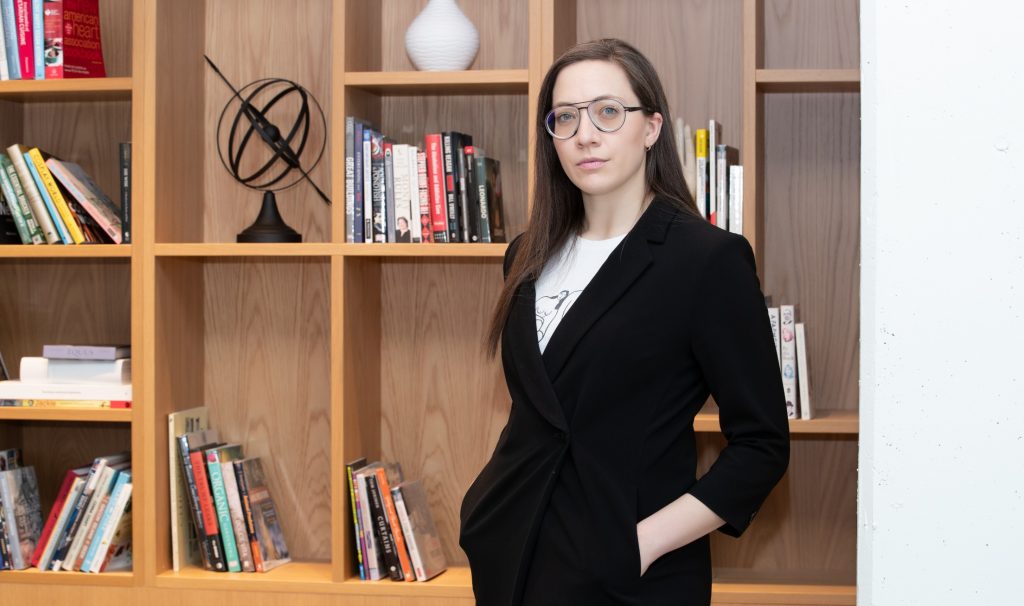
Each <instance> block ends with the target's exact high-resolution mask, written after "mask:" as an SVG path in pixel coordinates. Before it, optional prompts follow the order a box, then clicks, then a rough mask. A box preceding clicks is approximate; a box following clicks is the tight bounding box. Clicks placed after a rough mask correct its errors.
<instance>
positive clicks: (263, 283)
mask: <svg viewBox="0 0 1024 606" xmlns="http://www.w3.org/2000/svg"><path fill="white" fill-rule="evenodd" d="M425 4H426V0H296V1H295V2H276V1H274V0H103V1H102V2H101V14H102V17H103V22H102V31H103V36H104V39H103V44H104V49H105V56H106V62H107V66H108V70H109V73H110V75H111V77H110V78H106V79H102V80H65V81H48V82H3V83H0V135H2V140H3V141H7V142H14V141H24V142H27V143H31V144H34V145H38V146H40V147H42V148H44V149H49V150H52V151H54V152H55V153H58V154H60V155H63V156H67V157H69V158H74V159H75V160H76V161H78V162H80V163H81V164H82V165H83V167H85V168H86V170H89V171H90V172H91V173H92V174H94V175H96V176H97V180H98V182H99V183H100V185H101V186H103V187H104V188H106V189H108V190H109V191H117V189H116V187H117V186H116V167H117V145H116V144H117V142H118V141H122V140H131V141H132V142H133V154H134V164H133V169H132V171H133V172H132V178H133V210H134V217H133V222H134V225H133V231H134V234H135V238H134V243H133V244H131V245H124V246H88V247H85V246H83V247H70V246H69V247H61V246H35V247H29V246H3V247H0V349H2V351H3V352H4V354H5V355H6V356H7V358H8V360H9V361H10V362H12V363H14V364H16V361H17V360H18V359H19V358H20V357H21V356H23V355H34V354H35V352H37V351H38V348H39V347H40V346H41V344H42V343H44V342H51V341H126V340H130V341H131V343H132V346H133V350H134V351H133V356H134V357H135V360H134V362H133V367H134V369H135V373H134V377H133V382H134V393H135V402H134V408H133V409H132V410H129V411H110V410H107V411H72V412H64V411H51V410H31V409H0V440H2V443H3V444H9V445H14V446H21V447H22V448H23V449H24V450H25V456H26V459H28V462H30V463H32V464H34V465H36V467H37V470H38V472H39V480H40V489H41V491H42V492H43V494H42V495H41V496H42V500H43V508H44V511H46V510H48V509H49V506H50V505H51V504H52V502H53V499H54V496H55V495H54V493H55V492H56V489H57V486H58V484H59V477H60V474H61V473H63V471H64V470H65V469H66V468H68V467H71V466H73V465H76V464H80V463H81V462H82V461H85V460H88V459H89V458H90V457H92V456H94V455H96V454H99V453H101V452H109V451H112V450H116V449H119V448H129V447H130V448H131V450H132V452H133V459H134V466H133V469H134V476H135V481H136V488H135V492H134V494H133V498H134V518H133V524H134V537H135V546H134V551H135V567H134V570H133V571H132V572H129V573H114V574H101V575H85V574H78V573H74V574H73V573H41V572H38V571H34V570H29V571H24V572H2V573H0V586H2V591H3V594H4V596H5V597H9V598H10V599H11V600H12V601H13V600H16V599H20V600H36V601H37V602H40V603H58V602H63V601H68V602H70V601H71V600H74V601H75V603H78V604H104V605H109V604H135V603H147V604H153V605H156V606H163V605H170V604H180V603H185V602H195V601H199V600H211V599H212V600H218V601H227V602H229V603H235V602H237V603H243V602H244V603H246V604H260V605H268V606H270V605H279V604H292V603H303V604H312V605H320V604H324V605H327V604H346V605H350V604H351V605H356V606H360V605H366V606H370V605H401V606H413V605H415V606H427V605H429V606H440V605H442V604H465V605H467V606H468V605H471V604H472V603H473V596H472V589H471V585H470V575H469V570H468V568H467V566H466V559H465V555H464V554H463V553H462V552H461V550H460V549H459V547H458V541H457V538H458V509H459V504H460V502H461V498H462V495H463V494H464V492H465V489H466V487H468V485H469V483H470V482H471V481H472V479H473V478H474V477H475V475H476V474H477V473H478V471H479V469H480V468H481V466H482V465H483V464H484V462H485V461H486V459H487V457H488V456H489V454H490V452H491V450H492V449H493V447H494V444H495V442H496V441H497V437H498V434H499V432H500V430H501V428H502V426H503V425H504V422H505V419H506V417H507V414H508V406H509V396H508V392H507V390H506V388H505V385H504V379H503V376H502V372H501V365H500V362H499V361H498V360H497V359H494V360H492V359H490V358H487V357H485V356H484V355H483V338H484V333H485V327H486V324H487V320H488V318H489V314H490V313H491V309H492V305H493V302H494V301H495V298H496V296H497V294H498V293H499V291H500V287H501V259H502V256H503V254H504V250H505V247H506V245H505V244H349V243H345V241H344V240H345V229H344V219H345V214H344V203H343V201H344V178H343V175H344V144H343V142H344V119H343V118H344V116H346V115H356V116H358V117H360V118H363V119H367V120H371V121H373V122H374V123H375V124H376V125H378V126H379V127H380V128H381V129H382V130H383V131H384V132H386V133H388V134H389V135H391V136H393V137H394V138H395V139H397V140H399V141H401V142H405V143H416V142H420V143H421V142H422V138H423V135H424V134H425V133H427V132H436V131H439V130H460V131H462V132H468V133H471V134H472V135H473V137H474V143H475V144H476V145H479V146H480V147H482V148H483V149H484V150H485V151H486V152H487V153H488V155H491V156H493V157H496V158H498V159H500V160H501V162H502V173H503V175H502V182H503V187H504V194H505V213H506V225H507V228H508V231H509V234H511V235H515V234H517V233H519V232H520V231H522V230H523V229H524V228H525V226H526V223H527V218H528V214H529V208H530V200H529V191H530V186H531V182H532V178H533V171H532V168H531V162H532V156H533V153H532V145H533V133H532V129H531V128H530V125H531V124H532V120H533V119H534V111H535V107H534V105H535V98H536V95H537V92H538V90H539V86H540V82H541V79H542V78H543V75H544V73H545V70H546V68H547V66H548V65H549V64H550V63H551V61H552V60H553V59H554V57H555V56H557V55H558V54H559V53H560V52H561V51H562V50H564V49H565V48H567V47H568V46H569V45H571V44H573V43H575V42H576V41H582V40H587V39H592V38H596V37H602V36H617V37H622V38H624V39H626V40H627V41H630V42H632V43H634V44H636V45H637V46H638V47H639V48H640V49H641V50H642V51H643V52H644V53H645V54H647V55H648V56H649V57H650V58H651V59H652V61H653V62H654V63H655V66H656V67H657V69H658V71H659V73H660V75H661V76H662V78H663V83H664V84H665V87H666V89H667V93H668V97H669V101H670V103H671V104H672V106H671V110H672V113H673V115H674V116H681V117H683V118H684V119H685V120H686V121H687V122H688V123H690V124H691V125H693V127H694V128H698V127H701V126H703V125H705V124H706V123H707V120H708V119H709V118H715V119H716V120H718V121H719V122H720V123H721V124H722V139H723V142H724V143H727V144H729V145H733V146H735V147H738V148H739V149H740V152H741V163H742V164H743V165H744V166H745V167H746V168H745V172H746V175H747V178H746V183H745V199H746V200H747V202H748V203H747V205H746V208H745V211H744V212H745V214H744V224H745V225H746V226H747V232H746V234H745V235H746V236H747V237H748V239H750V241H751V242H752V244H753V246H754V249H755V252H756V255H757V261H758V270H759V272H760V277H761V282H762V289H763V290H764V291H765V293H767V294H771V295H773V297H774V298H775V300H776V301H781V302H786V303H790V302H792V303H796V304H797V305H798V318H799V319H801V320H802V321H804V322H806V324H807V329H808V340H809V343H808V348H809V351H810V355H811V359H810V363H811V364H810V366H811V381H812V389H813V397H814V402H815V407H816V413H817V418H816V419H814V420H810V421H800V420H795V421H791V425H790V427H791V430H792V432H793V434H792V435H793V448H792V459H791V463H790V468H789V472H788V473H787V475H786V477H785V478H784V479H783V480H782V482H781V483H780V484H779V486H778V487H777V488H776V489H775V491H774V492H773V494H772V495H771V497H770V498H769V500H768V502H767V503H766V504H765V506H764V507H762V509H761V512H760V514H759V516H758V520H757V522H756V523H754V524H753V525H752V526H751V527H750V528H749V529H748V530H747V532H746V533H745V535H744V536H743V538H742V539H740V540H735V539H732V538H730V537H725V536H720V534H719V533H715V534H714V535H713V540H712V549H713V557H714V567H715V575H716V578H715V579H714V581H715V585H714V600H715V602H716V603H718V604H772V605H795V604H805V605H819V604H820V605H825V604H829V605H835V604H848V605H852V604H854V603H855V587H854V584H855V579H856V570H855V563H856V489H857V468H856V463H857V440H858V418H857V400H858V367H857V359H858V338H859V326H858V324H857V318H858V313H859V312H858V308H857V301H858V298H859V271H858V268H859V254H860V253H859V218H858V217H859V210H858V209H859V173H860V166H859V132H860V130H859V118H858V117H859V113H860V107H859V70H858V64H859V56H858V38H859V30H858V27H859V6H858V4H857V2H856V0H720V1H719V0H716V1H714V2H708V1H704V0H637V1H631V2H622V1H620V0H460V1H459V5H460V6H461V8H462V9H463V10H464V12H465V13H466V14H467V15H468V16H469V18H470V19H471V20H472V21H473V22H474V23H475V24H476V26H477V27H478V29H479V30H480V40H481V46H480V52H479V54H478V56H477V59H476V62H475V63H474V64H473V66H472V67H471V68H470V69H469V70H467V71H464V72H454V73H445V72H416V71H412V66H411V64H410V62H409V60H408V58H407V57H406V55H405V51H404V45H403V39H404V32H405V29H406V28H407V27H408V25H409V23H410V22H411V21H412V19H413V18H414V17H415V15H416V14H417V13H418V12H419V11H420V10H422V8H423V6H424V5H425ZM204 53H205V54H207V55H209V56H210V58H211V59H213V60H214V61H215V62H216V63H217V64H218V65H219V66H220V68H221V69H222V70H223V72H224V73H225V75H226V76H227V77H228V78H229V79H230V80H231V81H232V82H233V83H234V84H235V85H236V86H241V85H243V84H246V83H248V82H250V81H252V80H255V79H257V78H262V77H269V76H275V77H285V78H290V79H292V80H295V81H297V82H299V83H301V84H302V85H303V86H305V87H307V88H308V89H309V90H310V91H311V92H312V93H313V94H314V95H315V96H316V98H317V99H318V100H319V102H320V104H321V105H322V106H323V108H324V111H325V113H326V114H327V119H328V129H327V131H326V132H325V133H319V134H317V135H316V136H319V137H324V136H325V137H327V152H326V153H325V156H324V159H323V160H322V161H321V164H320V165H319V166H318V167H317V168H316V169H315V170H314V171H312V173H311V177H312V178H313V179H314V180H315V181H316V183H317V184H318V185H319V186H320V187H321V188H322V189H323V190H324V191H326V192H327V193H328V195H329V196H330V197H331V199H332V200H333V202H334V203H333V205H331V206H328V205H326V204H325V203H324V202H323V201H321V200H320V199H319V197H318V196H317V195H316V194H315V192H314V191H313V190H312V188H310V187H309V186H308V185H306V184H299V185H298V186H296V187H294V188H292V189H289V190H287V191H285V192H281V193H280V194H279V195H278V201H279V204H280V207H281V212H282V214H283V216H284V218H285V220H286V221H287V222H288V223H289V224H290V225H291V226H292V227H294V228H295V229H296V230H298V231H299V232H300V233H302V234H303V238H304V240H303V242H302V243H299V244H236V243H235V242H234V237H235V234H236V233H238V232H239V231H241V230H242V229H244V228H245V227H247V226H248V224H249V223H250V222H251V221H252V220H253V218H254V217H255V215H256V212H257V210H258V207H259V202H260V196H259V194H258V193H255V192H251V191H248V190H245V189H244V188H242V187H241V186H239V185H237V184H236V183H235V182H234V181H232V179H231V178H230V177H229V176H228V174H227V172H226V171H225V170H224V168H223V167H222V166H221V164H220V160H219V158H218V156H217V150H216V142H215V131H216V124H217V118H218V116H219V114H220V111H221V109H222V107H223V106H224V104H225V103H227V101H228V100H229V98H230V91H229V90H228V89H227V87H225V86H224V84H223V83H222V82H221V81H220V80H219V79H218V78H217V77H216V75H215V74H214V73H213V72H212V71H211V70H209V69H208V68H207V67H206V65H205V63H204V61H203V57H202V56H203V54H204ZM320 141H322V139H321V140H314V141H312V142H311V144H316V145H318V144H319V142H320ZM199 404H205V405H207V406H208V407H209V409H210V416H211V421H212V423H213V424H214V426H215V427H217V428H219V429H220V431H221V433H222V435H223V436H224V437H225V438H226V439H229V440H231V441H238V442H241V443H242V444H244V446H245V448H246V451H247V453H248V454H251V455H258V456H262V457H264V460H265V463H266V468H267V472H268V476H269V480H270V483H271V487H272V490H273V493H274V498H275V501H276V502H277V505H278V509H279V511H280V514H281V518H282V526H283V528H284V531H285V534H286V537H287V540H288V545H289V547H290V550H291V554H292V557H293V560H294V562H293V563H291V564H288V565H286V566H283V567H281V568H279V569H277V570H274V571H272V572H270V573H267V574H218V573H210V572H206V571H203V570H199V569H195V568H186V569H184V570H182V571H180V572H177V573H176V572H174V571H172V569H171V563H170V536H169V532H170V531H169V524H170V518H169V508H168V487H167V483H168V464H169V461H168V444H167V437H166V416H167V414H168V413H170V412H173V411H175V410H182V409H185V408H190V407H192V406H196V405H199ZM696 428H697V430H698V431H699V432H700V437H699V446H700V448H701V452H702V456H703V459H702V461H703V465H704V466H705V467H706V466H709V465H710V463H711V461H712V460H713V458H714V456H715V455H716V453H717V452H718V451H719V450H720V449H721V448H722V446H723V445H724V440H723V439H722V438H721V437H720V435H719V434H718V429H719V428H718V422H717V416H716V414H715V407H714V403H713V402H709V404H708V406H707V408H706V410H705V411H703V412H702V413H701V414H700V415H699V416H698V419H697V421H696ZM358 456H366V457H367V458H371V459H373V458H383V459H387V460H397V461H400V462H401V463H402V466H403V469H404V471H405V473H406V475H407V476H409V477H412V478H423V479H424V481H425V483H426V488H427V492H428V496H429V500H430V504H431V507H432V510H433V513H434V515H435V518H436V520H437V523H438V528H439V532H440V534H441V537H442V540H443V542H444V548H445V550H446V553H447V555H448V558H449V563H450V568H449V570H448V571H447V572H445V573H444V574H442V575H441V576H439V577H437V578H436V579H434V580H431V581H429V582H426V583H394V582H391V581H379V582H362V581H359V580H358V572H357V568H356V565H355V561H354V556H353V553H354V551H353V539H352V528H351V523H352V522H351V519H352V517H351V511H350V508H349V499H348V496H347V485H346V481H345V477H344V465H345V462H346V461H348V460H352V459H354V458H356V457H358ZM225 590H228V591H225Z"/></svg>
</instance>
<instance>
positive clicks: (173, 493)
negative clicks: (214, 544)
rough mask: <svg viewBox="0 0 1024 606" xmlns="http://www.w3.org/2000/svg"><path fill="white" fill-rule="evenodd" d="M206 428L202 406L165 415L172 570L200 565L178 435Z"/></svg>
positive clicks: (197, 539) (197, 538)
mask: <svg viewBox="0 0 1024 606" xmlns="http://www.w3.org/2000/svg"><path fill="white" fill-rule="evenodd" d="M209 428H210V422H209V413H208V411H207V409H206V407H205V406H197V407H195V408H189V409H188V410H179V411H178V412H172V413H170V414H169V415H167V461H168V472H169V473H168V478H169V480H170V486H169V487H168V488H169V490H168V492H169V493H170V512H171V515H170V518H171V567H172V568H173V569H174V572H178V571H180V570H181V568H182V565H183V564H185V565H187V564H195V565H197V566H201V565H202V554H201V552H200V549H201V547H200V545H199V537H198V536H197V535H196V528H195V525H194V524H192V515H191V510H190V509H189V508H190V507H191V505H190V504H189V494H188V486H186V485H185V476H184V474H183V473H182V469H181V453H180V452H179V451H178V436H180V435H184V434H186V433H191V432H193V431H204V430H206V429H209Z"/></svg>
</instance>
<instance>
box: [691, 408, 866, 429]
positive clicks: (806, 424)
mask: <svg viewBox="0 0 1024 606" xmlns="http://www.w3.org/2000/svg"><path fill="white" fill-rule="evenodd" d="M815 415H816V416H815V418H813V419H809V420H806V421H805V420H803V419H790V421H789V431H790V433H802V434H851V435H856V434H858V433H860V417H859V415H858V414H857V411H855V410H819V411H817V412H816V413H815ZM693 429H694V431H698V432H712V433H718V432H719V431H721V427H720V425H719V422H718V413H717V412H700V413H697V418H696V419H694V421H693Z"/></svg>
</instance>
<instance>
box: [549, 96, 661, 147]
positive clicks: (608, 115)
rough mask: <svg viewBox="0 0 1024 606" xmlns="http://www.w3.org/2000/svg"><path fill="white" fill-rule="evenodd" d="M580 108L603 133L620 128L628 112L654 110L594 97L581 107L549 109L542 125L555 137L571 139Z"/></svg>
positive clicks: (576, 129) (561, 106) (577, 126)
mask: <svg viewBox="0 0 1024 606" xmlns="http://www.w3.org/2000/svg"><path fill="white" fill-rule="evenodd" d="M591 108H593V111H591ZM581 109H585V110H586V111H587V115H588V116H590V121H591V122H593V124H594V126H595V127H597V129H598V130H600V131H601V132H605V133H613V132H615V131H617V130H619V129H620V128H622V125H623V124H625V123H626V114H627V113H628V112H635V111H640V110H642V111H646V112H649V113H653V112H654V110H651V109H648V108H646V107H642V106H637V107H627V106H625V105H623V104H622V103H620V102H618V101H616V100H615V99H595V100H593V101H591V102H590V103H587V104H586V105H584V106H583V107H576V106H573V105H559V106H558V107H556V108H554V109H552V110H551V111H549V112H548V115H547V117H545V118H544V127H545V128H546V129H547V131H548V134H550V135H551V136H552V137H554V138H555V139H571V138H572V137H573V135H575V134H576V131H578V130H579V128H580V110H581Z"/></svg>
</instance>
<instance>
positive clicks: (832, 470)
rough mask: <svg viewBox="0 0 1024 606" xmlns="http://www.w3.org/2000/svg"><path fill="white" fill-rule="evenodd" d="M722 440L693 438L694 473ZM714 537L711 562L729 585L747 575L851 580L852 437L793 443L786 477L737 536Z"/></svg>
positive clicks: (854, 450) (703, 467) (854, 457)
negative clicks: (695, 449) (697, 461)
mask: <svg viewBox="0 0 1024 606" xmlns="http://www.w3.org/2000/svg"><path fill="white" fill-rule="evenodd" d="M724 445H725V440H724V438H722V437H721V436H714V435H708V434H701V435H699V436H698V448H699V451H700V457H701V463H700V465H699V467H700V469H699V472H698V475H703V474H704V473H705V472H706V470H707V469H708V468H709V467H710V466H711V464H712V463H713V462H714V459H715V458H716V457H717V456H718V452H720V450H721V448H722V447H724ZM711 537H712V539H711V552H712V560H713V566H714V567H715V568H716V569H718V568H722V569H723V570H729V571H731V572H730V573H729V575H728V579H729V580H730V581H733V582H735V581H738V580H740V577H742V576H744V575H748V576H749V580H748V582H755V581H757V580H758V579H759V578H761V580H762V582H763V579H764V578H765V577H776V580H777V581H780V582H791V583H792V582H801V583H809V582H817V583H836V584H844V585H853V584H855V583H856V562H857V441H856V439H855V438H854V437H847V436H843V437H828V438H822V439H811V438H801V439H796V440H793V442H792V443H791V454H790V463H789V469H788V471H787V472H786V475H785V476H784V477H783V478H782V481H781V482H779V484H778V485H777V486H776V487H775V489H774V490H773V491H772V493H771V494H770V495H769V497H768V499H767V501H765V503H764V504H763V505H762V506H761V508H760V510H759V512H758V514H757V518H756V519H755V520H754V522H753V523H752V524H751V525H750V526H749V527H748V528H747V530H746V532H745V533H744V534H743V536H742V537H741V538H740V540H736V539H735V538H733V537H729V536H726V535H724V534H722V533H720V532H714V533H712V535H711ZM780 575H781V576H780ZM785 575H789V576H788V577H786V576H785Z"/></svg>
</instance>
